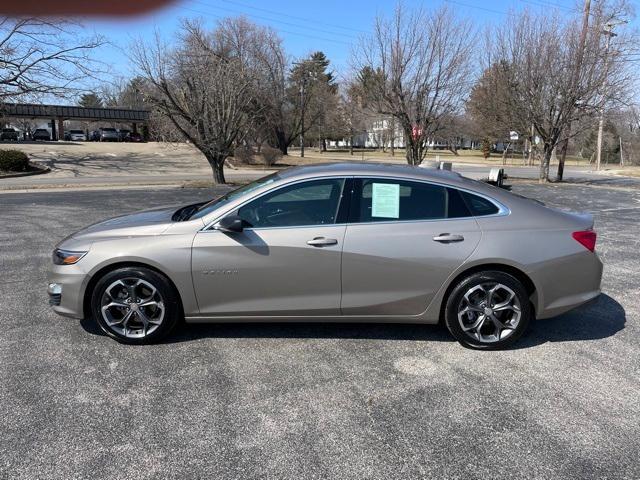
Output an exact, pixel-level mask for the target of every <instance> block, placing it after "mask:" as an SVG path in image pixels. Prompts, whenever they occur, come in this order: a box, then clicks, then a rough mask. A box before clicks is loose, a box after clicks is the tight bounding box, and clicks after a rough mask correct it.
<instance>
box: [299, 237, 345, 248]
mask: <svg viewBox="0 0 640 480" xmlns="http://www.w3.org/2000/svg"><path fill="white" fill-rule="evenodd" d="M337 243H338V240H336V239H335V238H324V237H316V238H314V239H313V240H309V241H308V242H307V245H311V246H312V247H326V246H328V245H335V244H337Z"/></svg>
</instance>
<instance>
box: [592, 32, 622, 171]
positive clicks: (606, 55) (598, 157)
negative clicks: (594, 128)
mask: <svg viewBox="0 0 640 480" xmlns="http://www.w3.org/2000/svg"><path fill="white" fill-rule="evenodd" d="M614 26H615V25H614V24H613V23H609V24H607V29H606V30H603V31H602V34H603V35H606V36H607V44H606V47H605V49H604V61H605V63H604V84H603V85H602V99H601V100H600V119H599V120H598V151H597V155H596V170H600V163H601V161H602V135H603V130H604V103H605V100H606V95H605V94H606V91H607V75H608V74H609V48H610V47H611V39H612V38H613V37H616V36H617V35H616V34H615V33H613V27H614Z"/></svg>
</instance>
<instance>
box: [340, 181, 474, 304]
mask: <svg viewBox="0 0 640 480" xmlns="http://www.w3.org/2000/svg"><path fill="white" fill-rule="evenodd" d="M480 236H481V232H480V230H479V227H478V224H477V222H476V221H475V219H474V218H473V217H472V216H471V214H470V213H469V211H468V209H467V208H466V205H465V203H464V201H463V199H462V197H461V195H460V193H459V192H458V191H457V190H455V189H452V188H448V187H446V186H442V185H437V184H433V183H427V182H422V181H407V180H395V179H390V178H357V179H354V182H353V197H352V200H351V209H350V215H349V223H348V226H347V230H346V233H345V238H344V246H343V256H342V302H341V308H342V313H343V315H399V316H407V315H418V314H420V313H422V312H424V311H425V310H426V309H427V307H428V305H429V303H430V302H431V300H432V299H433V297H434V295H435V294H436V292H437V291H438V290H439V289H440V287H441V286H442V285H443V283H444V282H445V280H446V279H447V278H448V277H449V275H450V274H451V273H452V272H453V271H454V270H455V269H456V268H457V267H459V266H460V265H461V264H462V263H463V262H464V261H465V259H467V258H468V257H469V256H470V255H471V253H472V252H473V251H474V249H475V248H476V246H477V245H478V242H479V241H480Z"/></svg>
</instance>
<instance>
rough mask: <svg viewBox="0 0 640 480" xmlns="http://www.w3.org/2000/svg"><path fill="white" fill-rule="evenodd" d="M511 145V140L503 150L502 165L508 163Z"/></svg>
mask: <svg viewBox="0 0 640 480" xmlns="http://www.w3.org/2000/svg"><path fill="white" fill-rule="evenodd" d="M510 146H511V142H509V143H507V146H506V147H505V148H504V150H503V151H502V165H506V164H507V155H508V153H509V147H510Z"/></svg>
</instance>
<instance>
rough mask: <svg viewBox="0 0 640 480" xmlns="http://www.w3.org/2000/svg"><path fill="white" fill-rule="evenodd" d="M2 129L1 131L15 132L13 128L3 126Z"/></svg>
mask: <svg viewBox="0 0 640 480" xmlns="http://www.w3.org/2000/svg"><path fill="white" fill-rule="evenodd" d="M2 131H3V132H15V130H14V129H13V128H3V129H2Z"/></svg>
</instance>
